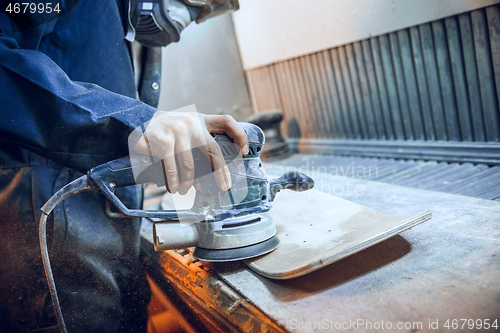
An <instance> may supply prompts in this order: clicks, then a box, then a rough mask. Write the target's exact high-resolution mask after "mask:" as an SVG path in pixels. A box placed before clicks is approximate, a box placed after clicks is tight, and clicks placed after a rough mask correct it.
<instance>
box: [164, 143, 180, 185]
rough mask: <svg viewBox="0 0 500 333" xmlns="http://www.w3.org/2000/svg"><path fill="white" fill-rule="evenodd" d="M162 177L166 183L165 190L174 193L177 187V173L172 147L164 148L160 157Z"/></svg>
mask: <svg viewBox="0 0 500 333" xmlns="http://www.w3.org/2000/svg"><path fill="white" fill-rule="evenodd" d="M161 165H162V169H163V177H164V178H165V183H166V185H167V191H168V192H170V193H172V194H174V193H176V192H177V189H178V188H179V175H178V173H177V164H176V162H175V156H174V149H173V147H168V148H166V153H165V154H164V155H163V156H162V157H161Z"/></svg>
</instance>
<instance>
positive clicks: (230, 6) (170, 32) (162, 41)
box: [125, 0, 239, 47]
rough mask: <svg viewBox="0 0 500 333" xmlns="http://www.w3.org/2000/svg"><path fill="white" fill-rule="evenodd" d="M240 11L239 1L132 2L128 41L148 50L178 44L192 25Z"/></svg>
mask: <svg viewBox="0 0 500 333" xmlns="http://www.w3.org/2000/svg"><path fill="white" fill-rule="evenodd" d="M238 9H239V3H238V0H149V1H144V0H130V1H129V4H128V30H127V35H126V36H125V38H126V39H127V40H128V41H130V42H133V41H134V40H136V41H138V42H139V43H141V44H142V45H144V46H146V47H160V46H166V45H168V44H170V43H173V42H178V41H179V39H180V34H181V31H182V30H184V28H186V27H187V26H188V24H189V23H191V22H192V21H196V22H197V23H200V22H203V21H205V20H207V19H209V18H212V17H214V16H218V15H221V14H225V13H228V12H233V11H235V10H238Z"/></svg>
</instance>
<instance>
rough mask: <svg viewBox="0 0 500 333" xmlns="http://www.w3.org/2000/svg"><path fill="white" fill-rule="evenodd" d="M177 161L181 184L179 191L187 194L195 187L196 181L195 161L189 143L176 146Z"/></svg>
mask: <svg viewBox="0 0 500 333" xmlns="http://www.w3.org/2000/svg"><path fill="white" fill-rule="evenodd" d="M175 148H176V152H177V160H178V162H179V170H178V173H179V174H180V182H179V188H178V189H177V191H178V192H179V194H182V195H184V194H186V193H187V191H188V190H189V188H190V187H191V186H192V185H193V180H194V159H193V153H192V152H191V147H190V145H189V143H187V142H185V141H184V140H182V141H178V142H177V144H176V147H175Z"/></svg>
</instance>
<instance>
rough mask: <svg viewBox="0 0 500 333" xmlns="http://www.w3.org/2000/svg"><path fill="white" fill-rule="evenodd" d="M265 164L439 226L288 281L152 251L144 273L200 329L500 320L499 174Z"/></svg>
mask: <svg viewBox="0 0 500 333" xmlns="http://www.w3.org/2000/svg"><path fill="white" fill-rule="evenodd" d="M264 165H265V168H266V172H267V173H268V176H270V177H273V176H278V175H279V174H280V173H281V172H283V171H286V170H287V169H290V168H294V169H298V170H300V171H303V172H305V173H308V174H309V175H311V176H312V177H313V179H315V181H316V186H317V188H318V189H320V190H323V191H325V192H329V193H331V194H334V195H337V196H339V197H342V198H344V199H347V200H351V201H353V202H356V203H359V204H362V205H365V206H367V207H369V208H372V209H375V210H378V211H381V212H384V213H389V214H396V215H406V214H410V213H415V212H419V211H425V210H430V211H431V212H432V213H433V218H432V219H431V220H430V221H427V222H425V223H424V224H422V225H419V226H416V227H414V228H413V229H410V230H407V231H405V232H403V233H402V234H400V235H398V236H395V237H392V238H390V239H388V240H386V241H384V242H382V243H379V244H377V245H375V246H373V247H371V248H369V249H367V250H364V251H362V252H360V253H357V254H355V255H353V256H351V257H348V258H346V259H344V260H341V261H339V262H337V263H333V264H331V265H329V266H327V267H325V268H323V269H320V270H318V271H316V272H313V273H311V274H308V275H305V276H302V277H299V278H295V279H291V280H281V281H278V280H270V279H267V278H264V277H261V276H258V275H257V274H255V273H253V272H252V271H250V270H249V269H248V268H247V267H246V266H245V265H244V264H243V263H241V262H236V263H226V264H209V263H206V262H201V261H197V260H194V259H193V258H192V256H191V253H190V250H189V249H183V250H178V251H166V252H163V253H161V254H155V253H153V252H151V245H150V244H146V243H145V246H144V248H145V252H146V253H148V254H147V256H146V258H147V262H148V267H149V268H148V272H149V274H150V275H151V276H152V277H153V280H155V282H156V283H158V284H159V285H161V286H163V287H162V289H163V290H164V292H165V293H166V294H167V295H168V297H170V298H171V299H172V300H173V302H174V303H175V304H176V306H177V307H178V309H180V312H181V313H183V315H184V316H185V318H186V319H187V320H188V321H190V323H191V324H192V326H193V327H194V328H195V330H198V331H200V332H201V331H214V332H215V331H224V332H228V331H243V332H266V331H269V332H280V331H289V332H294V331H304V332H309V331H317V330H321V329H323V330H330V329H331V330H332V331H333V330H335V331H337V330H339V327H340V331H365V330H370V328H371V329H373V330H374V331H384V330H387V329H388V328H389V327H388V326H387V325H389V324H388V323H390V325H392V328H393V329H394V328H397V327H396V325H398V323H401V325H403V327H402V329H400V330H397V331H411V332H415V331H417V330H418V331H428V330H429V325H433V328H434V327H435V323H436V322H437V325H438V329H437V330H433V331H436V332H440V331H442V332H450V331H453V330H452V329H447V328H446V327H444V325H445V324H446V321H447V320H449V324H450V325H451V323H452V320H453V319H457V320H460V319H474V320H478V319H481V320H484V319H490V323H492V322H493V320H495V319H498V321H500V316H499V314H500V279H499V278H500V247H499V245H500V203H499V202H498V201H499V200H500V186H499V185H500V167H498V166H494V167H488V166H486V165H481V164H478V165H473V164H469V163H464V164H456V163H450V164H449V163H445V162H435V161H431V162H426V161H413V160H407V161H405V160H395V159H380V158H362V157H347V156H327V155H301V154H296V155H292V156H291V157H289V158H287V159H285V160H282V161H279V162H273V163H265V164H264ZM349 188H351V189H352V190H351V191H349V190H348V189H349ZM354 189H356V190H354ZM332 218H334V217H332ZM308 222H309V221H304V223H308ZM144 226H145V231H144V234H145V236H146V238H148V237H150V235H149V233H148V231H147V228H148V225H147V223H145V224H144ZM495 316H496V318H495ZM382 322H383V323H385V327H382V326H381V325H384V324H382ZM482 322H484V321H482ZM347 323H349V324H347ZM353 323H356V324H353ZM369 323H371V325H372V326H371V327H370V326H368V325H369ZM407 323H408V324H407ZM461 324H462V322H460V325H461ZM353 325H354V326H353ZM373 325H375V327H373ZM419 325H420V326H419ZM410 326H411V327H410ZM377 327H378V328H377ZM491 331H493V330H491Z"/></svg>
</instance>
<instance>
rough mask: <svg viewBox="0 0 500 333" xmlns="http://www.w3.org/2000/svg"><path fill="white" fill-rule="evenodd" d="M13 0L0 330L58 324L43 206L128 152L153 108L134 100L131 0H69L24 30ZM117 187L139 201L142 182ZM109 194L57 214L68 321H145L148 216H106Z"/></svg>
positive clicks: (55, 242)
mask: <svg viewBox="0 0 500 333" xmlns="http://www.w3.org/2000/svg"><path fill="white" fill-rule="evenodd" d="M19 2H22V1H19ZM57 2H58V1H54V3H57ZM7 3H8V2H7V1H3V2H2V1H1V0H0V4H1V6H2V8H0V10H2V13H0V110H1V112H0V115H1V119H0V255H1V256H2V264H1V265H0V332H3V331H5V332H29V331H32V330H34V329H42V330H41V331H44V330H43V329H45V331H47V332H48V331H50V330H54V331H57V327H56V326H55V325H56V320H55V316H54V311H53V309H52V304H51V300H50V295H49V293H48V287H47V282H46V279H45V275H44V271H43V265H42V261H41V256H40V248H39V243H38V222H39V219H40V207H41V206H42V205H43V204H44V203H45V202H46V201H47V200H48V199H49V198H50V196H52V194H53V193H55V192H56V191H57V190H58V189H59V188H61V187H62V186H64V185H65V184H67V183H68V182H70V181H71V180H73V179H75V178H76V177H78V176H80V175H81V173H84V172H86V171H87V170H89V169H90V168H92V167H93V166H96V165H99V164H101V163H104V162H106V161H110V160H113V159H115V158H119V157H121V156H124V155H128V154H129V151H128V140H127V139H128V135H129V133H130V132H131V131H132V130H133V129H134V128H136V127H138V126H140V125H141V124H143V123H145V122H147V121H148V120H150V119H151V117H152V115H153V113H154V112H155V111H156V109H155V108H153V107H151V106H149V105H147V104H145V103H143V102H141V101H139V100H137V99H136V96H137V89H136V85H135V82H134V69H133V65H132V61H131V56H130V47H129V45H128V42H127V41H126V40H125V39H124V36H125V30H124V29H125V28H124V27H125V23H124V22H125V20H124V18H126V15H125V14H126V6H127V5H126V1H120V0H80V1H75V0H74V1H62V2H60V3H61V6H66V7H67V9H69V10H67V12H65V13H64V14H62V15H60V16H59V17H53V18H52V19H50V20H47V22H42V23H41V24H39V25H36V26H33V27H30V28H28V29H24V30H23V29H19V26H16V25H15V24H13V23H12V20H9V17H8V15H7V13H6V12H5V8H6V5H7ZM120 195H121V197H122V200H123V201H124V202H125V203H126V204H127V205H129V206H130V207H131V208H137V207H139V206H140V193H139V191H137V190H136V188H131V189H123V191H122V192H121V194H120ZM104 205H105V197H104V196H103V195H102V194H101V193H98V192H85V193H81V194H78V195H75V196H73V197H70V198H69V199H67V200H65V201H64V202H63V204H60V205H59V206H58V207H56V209H55V212H54V213H53V214H52V215H51V218H50V220H49V222H50V229H49V241H50V249H49V250H50V255H51V260H52V264H53V270H54V275H55V279H56V285H57V288H58V292H59V296H60V301H61V306H62V309H63V314H64V316H65V319H66V324H67V326H68V328H69V331H70V332H118V331H120V330H121V329H123V330H126V331H137V327H144V318H145V311H146V305H147V299H148V291H147V286H146V282H145V280H144V276H143V274H142V271H141V267H140V260H139V242H140V237H139V227H140V226H139V224H140V221H138V220H137V219H112V218H109V217H108V216H107V215H106V214H105V213H104ZM134 327H135V328H134Z"/></svg>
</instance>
